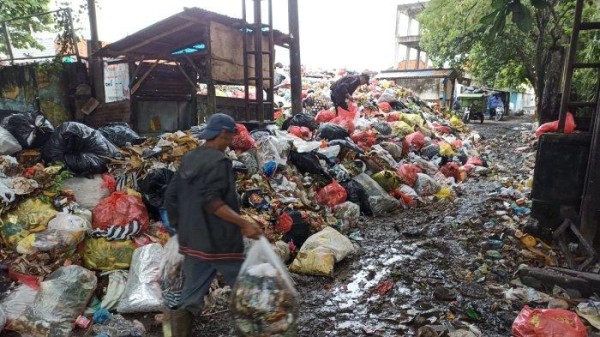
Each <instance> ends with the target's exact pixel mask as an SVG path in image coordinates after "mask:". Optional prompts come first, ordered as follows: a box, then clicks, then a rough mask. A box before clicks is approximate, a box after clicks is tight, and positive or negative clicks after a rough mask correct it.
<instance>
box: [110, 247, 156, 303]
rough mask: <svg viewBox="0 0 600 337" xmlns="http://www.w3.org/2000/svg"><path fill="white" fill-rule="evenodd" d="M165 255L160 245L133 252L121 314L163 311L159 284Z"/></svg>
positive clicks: (120, 301) (141, 248)
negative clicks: (161, 265)
mask: <svg viewBox="0 0 600 337" xmlns="http://www.w3.org/2000/svg"><path fill="white" fill-rule="evenodd" d="M163 254H164V250H163V247H162V246H161V245H160V243H151V244H149V245H145V246H142V247H140V248H138V249H136V250H135V251H134V252H133V258H132V259H131V267H130V268H129V276H128V277H127V285H126V286H125V292H124V293H123V296H121V299H120V300H119V305H118V306H117V311H118V312H120V313H140V312H157V311H161V310H162V304H163V299H162V291H161V288H160V284H159V279H160V263H161V260H162V257H163Z"/></svg>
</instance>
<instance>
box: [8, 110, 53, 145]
mask: <svg viewBox="0 0 600 337" xmlns="http://www.w3.org/2000/svg"><path fill="white" fill-rule="evenodd" d="M2 127H3V128H5V129H6V130H8V132H10V133H11V134H12V135H13V136H14V137H15V138H16V139H17V141H18V142H19V144H20V145H21V147H23V148H24V149H31V148H37V147H41V146H42V145H44V144H45V143H46V142H47V141H48V139H49V138H50V136H51V135H52V133H53V132H54V127H53V126H52V123H50V121H49V120H47V119H46V116H44V114H42V113H41V112H22V113H21V112H19V113H13V114H10V115H8V116H6V117H4V119H3V120H2Z"/></svg>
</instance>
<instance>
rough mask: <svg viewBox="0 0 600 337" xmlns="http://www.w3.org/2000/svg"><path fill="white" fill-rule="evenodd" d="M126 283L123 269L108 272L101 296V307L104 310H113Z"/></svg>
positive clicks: (125, 273)
mask: <svg viewBox="0 0 600 337" xmlns="http://www.w3.org/2000/svg"><path fill="white" fill-rule="evenodd" d="M126 285H127V272H126V271H124V270H112V271H109V272H108V286H107V287H106V293H105V294H104V297H103V298H102V303H101V305H100V306H101V307H102V308H103V309H106V310H114V309H115V308H116V307H117V304H118V303H119V299H121V296H122V295H123V292H124V291H125V286H126Z"/></svg>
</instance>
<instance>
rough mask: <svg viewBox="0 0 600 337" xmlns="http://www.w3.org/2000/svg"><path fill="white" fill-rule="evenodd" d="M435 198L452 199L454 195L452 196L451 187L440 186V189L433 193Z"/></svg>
mask: <svg viewBox="0 0 600 337" xmlns="http://www.w3.org/2000/svg"><path fill="white" fill-rule="evenodd" d="M433 196H434V197H435V198H436V199H437V200H449V201H452V200H453V199H454V197H453V196H452V188H451V187H450V186H442V188H440V190H439V191H438V192H437V193H436V194H434V195H433Z"/></svg>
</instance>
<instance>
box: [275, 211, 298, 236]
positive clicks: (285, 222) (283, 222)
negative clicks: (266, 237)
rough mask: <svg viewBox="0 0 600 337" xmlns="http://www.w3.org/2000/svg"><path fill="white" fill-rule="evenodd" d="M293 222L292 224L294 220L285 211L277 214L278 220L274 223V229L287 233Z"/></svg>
mask: <svg viewBox="0 0 600 337" xmlns="http://www.w3.org/2000/svg"><path fill="white" fill-rule="evenodd" d="M293 224H294V220H293V219H292V217H291V216H290V215H289V214H287V213H282V214H281V215H280V216H279V220H278V221H277V224H276V225H275V229H277V230H278V231H280V232H282V233H287V232H289V231H290V230H291V229H292V225H293Z"/></svg>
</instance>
